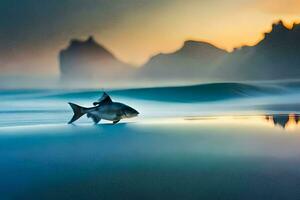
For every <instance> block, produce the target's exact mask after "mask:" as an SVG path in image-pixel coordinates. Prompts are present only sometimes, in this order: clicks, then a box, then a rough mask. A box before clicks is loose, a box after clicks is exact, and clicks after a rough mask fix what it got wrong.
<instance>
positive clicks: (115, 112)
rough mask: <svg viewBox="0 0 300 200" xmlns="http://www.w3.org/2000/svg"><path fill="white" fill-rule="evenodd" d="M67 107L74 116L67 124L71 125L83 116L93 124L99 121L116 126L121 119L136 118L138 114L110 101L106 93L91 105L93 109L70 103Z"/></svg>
mask: <svg viewBox="0 0 300 200" xmlns="http://www.w3.org/2000/svg"><path fill="white" fill-rule="evenodd" d="M69 105H70V106H71V108H72V110H73V112H74V115H73V117H72V119H71V120H70V121H69V122H68V124H72V123H73V122H75V121H76V120H78V119H79V118H80V117H82V116H83V115H85V114H86V115H87V117H88V118H91V119H92V120H93V122H94V124H98V123H99V122H100V120H101V119H104V120H108V121H112V122H113V124H116V123H118V122H119V121H120V120H121V119H126V118H132V117H136V116H138V115H139V114H140V113H139V112H138V111H137V110H135V109H134V108H132V107H130V106H128V105H126V104H123V103H120V102H114V101H112V99H111V98H110V96H109V95H108V94H107V93H106V92H104V93H103V95H102V97H101V98H100V99H98V101H96V102H94V103H93V105H94V107H89V108H86V107H82V106H79V105H77V104H74V103H71V102H69Z"/></svg>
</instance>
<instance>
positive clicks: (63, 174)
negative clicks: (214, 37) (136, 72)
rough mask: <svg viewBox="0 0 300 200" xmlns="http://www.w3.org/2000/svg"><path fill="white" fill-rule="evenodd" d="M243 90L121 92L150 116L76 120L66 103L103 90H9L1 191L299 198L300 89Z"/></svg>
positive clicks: (1, 140)
mask: <svg viewBox="0 0 300 200" xmlns="http://www.w3.org/2000/svg"><path fill="white" fill-rule="evenodd" d="M281 87H283V86H281ZM234 91H236V89H235V90H234ZM135 92H136V91H135ZM200 92H201V91H200ZM203 93H204V92H203ZM238 93H239V94H241V93H242V94H243V95H242V96H236V95H235V97H234V98H231V97H232V94H231V93H230V94H228V95H229V96H228V97H226V98H224V97H223V98H222V99H220V100H216V97H213V98H214V100H211V101H207V100H205V101H203V100H201V101H200V100H199V99H198V101H195V99H193V101H192V102H191V98H189V99H184V98H180V100H181V101H176V98H175V97H174V98H173V100H172V101H169V102H168V101H166V100H165V99H164V100H162V99H159V98H157V99H156V100H153V99H147V98H138V97H137V96H132V95H124V94H122V93H121V92H115V93H114V92H112V94H113V95H112V96H113V99H117V100H118V101H121V102H124V103H127V104H129V105H131V106H133V107H134V108H136V109H137V110H139V111H140V113H141V116H140V117H138V118H135V119H131V120H127V121H123V122H122V123H120V124H117V125H110V124H109V123H107V122H101V124H99V125H97V126H94V125H92V123H91V122H90V121H89V120H87V119H86V118H83V119H81V120H80V121H79V122H78V123H76V124H75V125H66V122H67V121H68V120H69V118H70V117H71V115H72V113H71V112H70V109H69V108H68V105H67V104H66V102H68V101H72V102H76V103H79V104H83V105H90V104H91V102H92V101H93V100H95V99H97V97H98V96H99V95H101V93H100V94H99V93H98V92H96V91H79V92H78V91H77V92H75V93H74V92H73V91H72V92H70V91H67V92H66V91H44V90H41V91H3V92H2V93H1V95H0V96H1V97H2V100H1V104H0V158H1V159H0V177H1V179H0V199H230V200H231V199H242V200H245V199H246V200H247V199H249V200H253V199H264V200H265V199H293V200H294V199H297V198H298V197H299V196H300V189H299V185H300V148H299V147H300V123H299V116H298V114H297V113H298V103H297V101H298V98H297V97H298V96H299V95H298V89H297V88H296V89H295V88H292V87H291V88H285V89H284V92H282V91H280V92H279V93H278V91H277V92H268V93H267V92H266V93H261V92H260V93H259V94H253V93H250V92H248V91H247V90H246V91H244V90H241V89H239V90H238ZM125 94H126V93H125ZM139 95H140V94H139ZM170 95H172V93H170ZM203 95H205V94H203ZM216 95H217V94H216ZM223 95H225V96H226V95H227V93H226V94H223ZM233 96H234V95H233Z"/></svg>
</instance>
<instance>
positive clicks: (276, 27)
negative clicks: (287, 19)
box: [272, 20, 289, 31]
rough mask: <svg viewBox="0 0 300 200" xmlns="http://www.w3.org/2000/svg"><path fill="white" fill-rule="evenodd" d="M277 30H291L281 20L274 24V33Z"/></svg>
mask: <svg viewBox="0 0 300 200" xmlns="http://www.w3.org/2000/svg"><path fill="white" fill-rule="evenodd" d="M276 30H289V29H288V28H287V27H286V25H285V24H284V22H283V21H282V20H279V21H277V22H275V23H273V24H272V31H276Z"/></svg>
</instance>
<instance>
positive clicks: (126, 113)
mask: <svg viewBox="0 0 300 200" xmlns="http://www.w3.org/2000/svg"><path fill="white" fill-rule="evenodd" d="M138 114H140V113H139V112H138V111H137V110H135V109H133V108H131V107H130V106H127V105H125V106H124V108H123V117H124V118H132V117H136V116H138Z"/></svg>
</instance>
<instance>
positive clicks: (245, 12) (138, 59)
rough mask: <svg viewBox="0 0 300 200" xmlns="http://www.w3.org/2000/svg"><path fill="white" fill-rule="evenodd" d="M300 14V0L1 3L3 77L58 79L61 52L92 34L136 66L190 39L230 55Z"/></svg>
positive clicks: (32, 0) (35, 0)
mask: <svg viewBox="0 0 300 200" xmlns="http://www.w3.org/2000/svg"><path fill="white" fill-rule="evenodd" d="M299 10H300V1H299V0H64V1H61V0H48V1H41V0H2V1H0V26H1V28H0V44H1V45H0V73H1V74H2V75H18V74H29V75H32V74H44V75H45V74H47V75H50V76H51V75H57V74H58V73H59V70H58V63H57V55H58V52H59V50H60V49H62V48H65V47H66V46H67V45H68V43H69V40H70V39H71V38H82V39H85V38H87V37H88V36H89V35H94V36H95V39H96V40H97V41H98V42H99V43H101V44H103V45H104V46H105V47H106V48H108V49H109V50H111V52H113V53H114V54H115V55H116V56H117V57H118V58H120V59H121V60H122V61H125V62H128V63H131V64H134V65H141V64H143V63H144V62H146V61H147V59H149V57H150V56H152V55H155V54H157V53H159V52H172V51H174V50H176V49H178V48H179V47H180V46H181V45H182V44H183V42H184V41H185V40H187V39H194V40H199V41H208V42H210V43H212V44H214V45H216V46H218V47H220V48H224V49H227V50H232V48H234V47H238V46H241V45H245V44H247V45H253V44H255V43H256V42H257V41H259V40H260V39H261V38H262V33H263V32H266V31H269V30H270V28H271V24H272V23H273V22H274V21H277V20H278V19H282V20H283V21H284V22H285V23H286V24H287V25H288V24H292V23H293V22H300V12H299Z"/></svg>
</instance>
